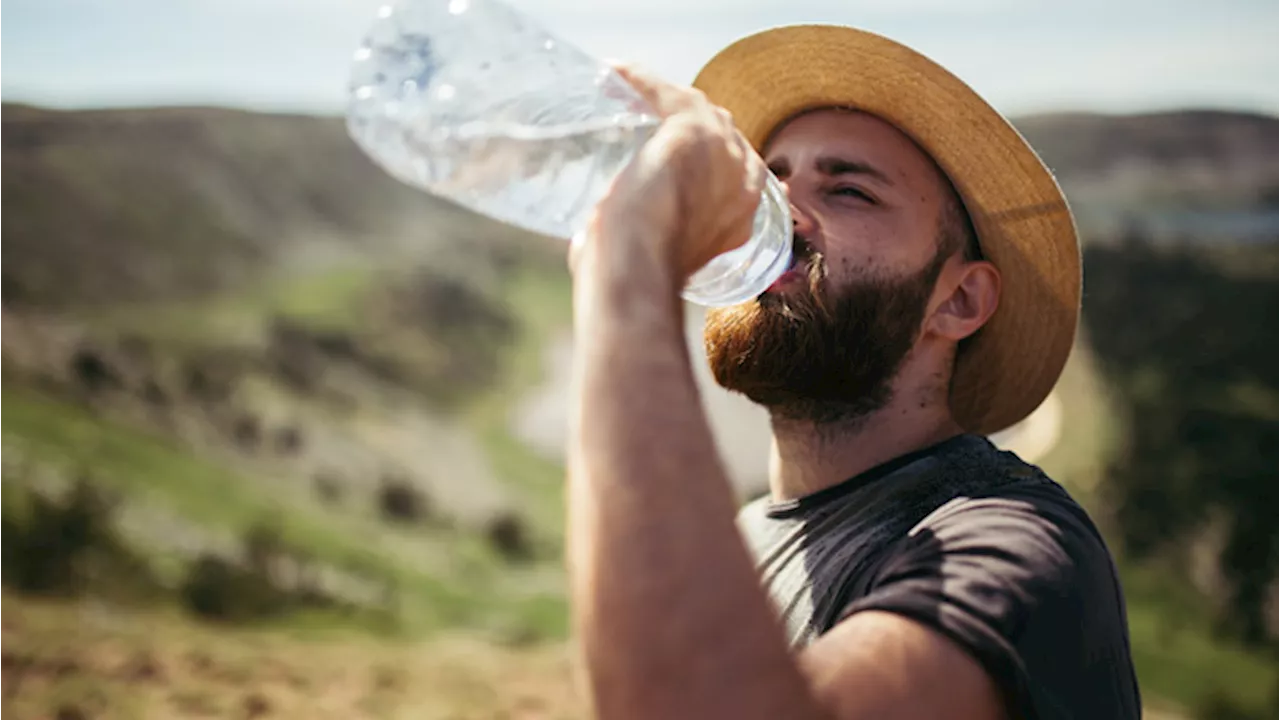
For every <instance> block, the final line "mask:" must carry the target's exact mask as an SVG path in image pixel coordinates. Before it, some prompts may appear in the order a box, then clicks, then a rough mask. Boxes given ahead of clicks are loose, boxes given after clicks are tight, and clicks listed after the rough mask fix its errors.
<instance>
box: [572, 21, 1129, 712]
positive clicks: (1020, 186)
mask: <svg viewBox="0 0 1280 720" xmlns="http://www.w3.org/2000/svg"><path fill="white" fill-rule="evenodd" d="M622 72H623V73H624V75H625V76H626V77H627V79H628V80H629V81H631V82H632V84H633V85H635V86H636V87H637V89H638V90H639V91H640V92H641V93H642V94H643V95H644V96H645V98H646V99H647V100H648V102H649V103H650V104H651V106H652V107H654V108H655V109H656V110H657V111H658V112H659V113H660V114H662V115H663V116H664V117H665V121H664V122H663V124H662V125H661V127H660V129H659V130H658V131H657V133H656V135H655V136H654V137H653V139H652V140H651V141H650V142H649V143H648V144H646V146H645V147H644V148H643V149H642V151H641V152H640V154H639V156H638V157H637V158H636V160H635V162H634V163H633V164H632V165H631V166H630V167H629V168H628V169H627V170H626V171H624V173H623V174H622V176H620V177H619V179H618V181H617V182H616V183H615V185H614V187H613V188H612V189H611V191H610V193H609V194H608V196H607V197H606V198H605V199H604V200H603V201H602V202H601V204H600V205H599V207H598V209H597V213H596V215H595V217H594V219H593V221H592V224H591V227H590V228H589V230H588V232H587V233H586V235H585V239H584V240H583V241H582V242H581V243H579V244H578V246H577V247H576V248H575V250H574V254H573V257H572V258H571V262H572V265H573V268H574V277H575V283H574V313H575V323H576V326H577V331H578V337H579V340H578V343H577V349H576V358H575V361H576V364H577V371H578V372H577V375H576V377H577V380H578V384H577V386H576V388H575V390H574V393H575V406H574V407H575V415H574V422H573V428H572V430H571V441H570V477H569V490H568V495H569V557H568V561H569V567H570V585H571V594H572V600H573V608H574V610H573V620H574V628H575V632H576V635H577V637H578V638H579V639H580V641H581V643H582V650H583V653H584V659H585V667H586V673H587V681H588V685H589V690H590V695H591V700H592V703H593V705H594V709H595V712H596V714H597V716H598V717H600V718H603V719H605V720H617V719H620V718H627V719H629V718H645V719H651V718H662V719H664V720H678V719H682V718H734V719H747V718H797V719H808V718H823V719H825V720H838V719H840V720H843V719H855V718H940V717H950V718H974V719H977V718H1005V717H1026V718H1137V717H1138V716H1139V715H1140V708H1139V699H1138V690H1137V686H1136V682H1135V680H1134V675H1133V671H1132V666H1131V661H1130V656H1129V648H1128V638H1127V631H1126V627H1125V615H1124V613H1125V611H1124V604H1123V599H1122V596H1121V592H1120V587H1119V583H1118V580H1117V578H1116V574H1115V569H1114V567H1113V565H1112V562H1111V559H1110V557H1109V555H1108V553H1107V550H1106V548H1105V546H1104V545H1103V542H1102V540H1101V539H1100V537H1099V536H1098V534H1097V531H1096V530H1095V528H1094V526H1093V525H1092V523H1091V522H1090V521H1089V519H1088V518H1087V517H1086V515H1085V514H1084V512H1083V511H1082V510H1081V509H1080V508H1079V507H1078V506H1077V505H1076V504H1075V503H1074V502H1073V501H1072V500H1071V499H1070V498H1069V497H1068V496H1067V494H1066V493H1065V492H1064V491H1063V490H1062V489H1061V488H1060V487H1059V486H1057V485H1056V484H1054V483H1053V482H1052V481H1051V480H1049V479H1048V478H1046V477H1044V476H1043V475H1042V474H1041V473H1040V471H1039V470H1038V469H1036V468H1034V467H1032V466H1029V465H1026V464H1024V463H1022V462H1021V461H1019V460H1018V459H1017V458H1015V457H1013V456H1011V455H1008V454H1004V453H1001V452H998V451H997V450H996V449H995V448H994V447H993V446H991V444H990V443H989V442H987V440H986V439H985V438H983V437H981V434H985V433H989V432H994V431H996V430H999V429H1002V428H1004V427H1007V426H1009V425H1011V424H1013V423H1015V422H1017V421H1018V420H1020V419H1021V418H1023V417H1025V416H1026V415H1027V414H1029V413H1030V412H1031V410H1032V409H1034V408H1035V407H1036V406H1037V405H1038V404H1039V403H1040V402H1041V401H1042V400H1043V399H1044V397H1045V396H1046V394H1047V393H1048V391H1049V389H1050V388H1051V387H1052V386H1053V384H1054V383H1055V382H1056V380H1057V377H1058V375H1059V373H1060V371H1061V368H1062V366H1063V363H1064V362H1065V360H1066V356H1067V353H1068V352H1069V349H1070V346H1071V342H1072V337H1073V335H1074V332H1075V326H1076V319H1077V316H1078V308H1079V298H1080V269H1079V268H1080V265H1079V250H1078V247H1077V242H1076V236H1075V228H1074V225H1073V223H1072V220H1071V217H1070V213H1069V212H1068V209H1067V206H1066V204H1065V201H1064V200H1063V197H1062V195H1061V192H1060V191H1059V189H1058V187H1057V185H1056V184H1055V182H1054V181H1053V179H1052V177H1051V176H1050V175H1049V173H1048V172H1047V171H1046V170H1045V169H1044V167H1043V165H1042V164H1041V163H1040V162H1039V160H1038V159H1037V158H1036V156H1035V154H1034V153H1033V152H1032V151H1031V150H1030V148H1028V147H1027V146H1026V144H1025V143H1024V142H1023V140H1022V139H1021V138H1020V137H1019V136H1018V135H1017V133H1016V132H1015V131H1014V130H1013V129H1012V128H1011V127H1010V126H1009V125H1008V124H1007V123H1006V122H1005V121H1004V120H1003V119H1002V118H1001V117H1000V116H999V115H998V114H997V113H996V112H995V111H994V110H992V109H991V108H990V107H988V106H987V105H986V104H985V103H984V102H982V100H980V99H979V98H978V97H977V96H976V95H975V94H974V93H973V92H972V91H971V90H970V89H969V88H967V87H966V86H965V85H964V84H963V83H961V82H960V81H959V80H957V79H956V78H954V77H952V76H951V75H950V74H948V73H947V72H946V71H945V70H943V69H942V68H940V67H938V66H937V65H935V64H933V63H932V62H931V61H929V60H927V59H925V58H923V57H922V56H920V55H918V54H916V53H914V52H912V51H910V50H908V49H907V48H904V47H902V46H900V45H898V44H896V43H893V42H891V41H889V40H886V39H884V38H880V37H878V36H874V35H871V34H868V33H864V32H860V31H857V30H852V29H848V28H838V27H825V26H804V27H789V28H781V29H775V30H771V31H768V32H765V33H762V34H759V35H756V36H752V37H749V38H746V39H744V40H741V41H739V42H738V43H735V44H734V45H732V46H730V47H729V48H728V49H726V50H724V51H723V52H721V53H720V54H719V55H718V56H716V58H714V59H713V60H712V61H711V62H710V64H709V65H708V66H707V67H706V68H705V69H704V70H703V71H702V73H701V74H700V75H699V77H698V80H697V81H696V83H695V86H696V87H698V88H700V89H701V90H702V91H703V92H697V91H693V90H689V89H683V88H677V87H673V86H671V85H668V84H665V83H662V82H659V81H657V80H654V79H651V78H648V77H645V76H643V75H640V74H638V73H636V72H635V71H628V70H625V69H624V70H622ZM703 93H705V95H704V94H703ZM721 107H723V108H727V109H728V110H729V111H731V112H732V113H733V114H732V116H730V114H729V113H728V112H726V111H725V110H723V109H721ZM757 151H759V153H760V155H757ZM760 156H763V158H764V160H765V162H767V163H768V167H769V168H770V169H771V170H772V171H773V172H774V173H775V174H776V175H777V177H778V178H779V179H780V180H781V181H782V183H783V184H784V185H785V187H786V189H787V192H788V195H789V199H790V202H791V205H792V210H793V214H794V222H795V232H794V246H795V251H796V253H795V254H796V262H795V265H794V267H793V268H792V270H791V271H789V272H788V273H787V274H786V275H784V276H783V277H782V278H781V279H780V280H779V281H778V282H777V283H775V284H774V285H773V286H772V287H771V288H770V289H769V290H768V291H767V292H766V293H764V294H763V295H761V296H760V297H759V298H757V299H755V300H753V301H751V302H748V303H745V304H743V305H741V306H738V307H733V308H727V309H721V310H716V311H713V312H711V313H710V314H709V315H708V319H707V325H706V330H705V332H706V349H707V353H708V357H709V360H710V362H711V365H712V368H713V370H714V372H715V375H716V377H717V379H718V381H719V382H720V383H721V384H723V385H724V386H726V387H728V388H730V389H732V390H736V391H739V392H742V393H744V394H746V395H747V396H748V397H750V398H751V399H753V400H755V401H756V402H758V403H760V404H762V405H764V406H765V407H767V408H768V410H769V412H770V415H771V418H772V427H773V435H774V443H773V452H772V461H771V467H770V494H769V496H768V497H766V498H763V499H761V500H759V501H757V502H755V503H752V504H750V505H748V506H747V507H746V508H745V509H743V510H742V511H741V513H740V514H739V516H738V518H737V521H736V522H735V501H734V497H733V493H732V491H731V489H730V487H729V485H728V483H727V481H726V478H725V472H724V470H723V468H722V466H721V464H720V462H719V459H718V458H717V455H716V449H715V446H714V443H713V440H712V436H711V433H710V431H709V429H708V426H707V421H706V419H705V417H704V415H703V413H702V410H701V407H700V404H699V397H698V393H697V389H696V386H695V383H694V379H693V378H694V376H693V372H692V370H691V366H690V361H689V359H688V352H687V348H686V346H685V344H684V340H683V338H684V334H683V330H682V327H681V323H682V317H683V314H682V312H681V302H680V298H679V290H680V288H681V286H682V284H683V282H684V280H685V279H686V278H687V277H688V276H689V274H690V273H691V272H692V271H693V270H695V269H696V268H698V267H700V266H701V265H702V264H704V263H705V262H706V261H707V260H708V259H710V258H712V257H714V256H715V255H716V254H718V253H720V252H723V251H724V250H726V249H729V248H731V247H733V246H735V245H737V244H739V243H741V242H743V241H744V240H745V238H746V237H747V236H748V235H749V230H750V224H751V220H752V216H753V213H754V211H755V207H756V204H757V202H758V198H759V194H760V191H761V188H762V186H763V178H764V173H765V168H764V164H763V163H761V162H760ZM744 540H745V543H744ZM762 583H763V588H762V587H761V585H762Z"/></svg>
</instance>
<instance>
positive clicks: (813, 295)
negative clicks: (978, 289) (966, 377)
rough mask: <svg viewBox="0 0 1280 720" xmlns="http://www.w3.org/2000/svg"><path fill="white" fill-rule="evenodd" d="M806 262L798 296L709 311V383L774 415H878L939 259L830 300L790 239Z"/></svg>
mask: <svg viewBox="0 0 1280 720" xmlns="http://www.w3.org/2000/svg"><path fill="white" fill-rule="evenodd" d="M796 244H797V248H796V255H797V256H798V258H800V259H807V260H808V261H809V273H808V275H809V278H808V279H809V283H808V289H807V291H794V290H793V291H789V292H785V293H769V292H766V293H764V294H762V295H760V296H759V297H757V298H756V299H755V300H754V301H751V302H747V303H743V304H741V305H736V306H733V307H729V308H717V309H713V310H710V311H708V313H707V318H706V326H705V329H704V333H703V339H704V344H705V346H706V352H707V359H708V362H709V363H710V365H711V371H712V374H713V375H714V376H715V378H716V382H717V383H719V384H720V385H721V386H722V387H724V388H726V389H728V390H733V391H736V392H740V393H742V394H743V395H745V396H747V397H748V398H750V399H751V400H752V401H753V402H755V403H757V404H759V405H763V406H765V407H766V408H768V409H769V411H770V413H771V414H772V415H773V416H774V417H775V418H783V419H788V420H804V421H810V422H814V423H818V424H831V423H851V422H857V421H858V420H860V419H862V418H865V417H866V416H868V415H870V414H871V413H873V412H875V411H876V410H879V409H881V408H883V407H884V406H885V405H886V404H887V403H888V402H889V401H890V400H891V399H892V397H893V379H894V377H895V376H896V375H897V373H898V370H899V369H900V368H901V367H902V364H903V362H904V361H905V360H906V358H907V356H908V354H909V353H910V352H911V348H912V347H913V346H914V345H915V341H916V339H917V337H918V336H919V333H920V327H921V323H922V322H923V320H924V313H925V309H926V306H927V303H928V301H929V296H930V295H931V293H932V292H933V287H934V284H935V282H936V281H937V279H938V274H939V273H940V272H941V271H942V265H943V262H944V261H945V260H946V258H945V257H944V256H943V253H942V252H939V253H938V256H937V257H935V258H934V260H933V261H932V262H930V263H929V264H928V265H927V266H926V267H924V268H923V269H922V270H920V271H918V272H915V273H913V274H910V275H906V276H878V277H871V278H864V279H859V280H858V281H856V282H855V283H854V284H852V285H851V286H849V287H847V288H844V289H842V290H840V291H839V293H838V294H836V293H835V292H833V291H829V290H828V286H827V283H826V277H827V272H826V263H825V260H824V259H823V257H822V255H821V254H819V253H815V252H812V251H811V250H810V249H809V246H808V244H807V243H805V242H804V241H803V240H802V239H797V243H796Z"/></svg>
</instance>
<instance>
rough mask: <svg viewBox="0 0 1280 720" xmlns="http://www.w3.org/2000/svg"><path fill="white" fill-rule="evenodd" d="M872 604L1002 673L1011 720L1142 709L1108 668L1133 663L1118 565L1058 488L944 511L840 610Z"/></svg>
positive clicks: (968, 501)
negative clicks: (933, 633) (1014, 719)
mask: <svg viewBox="0 0 1280 720" xmlns="http://www.w3.org/2000/svg"><path fill="white" fill-rule="evenodd" d="M1108 595H1110V597H1108ZM864 610H881V611H887V612H892V613H896V614H900V615H903V616H905V617H909V618H911V619H913V620H915V621H917V622H920V623H922V624H924V625H926V626H927V627H930V628H932V629H934V630H935V631H937V632H940V633H942V634H943V635H944V636H946V637H948V638H950V639H951V640H952V641H954V642H956V643H957V644H958V645H959V646H960V647H962V648H963V649H965V650H966V651H968V652H969V653H970V654H971V655H972V656H973V657H975V658H976V659H977V660H978V661H979V662H980V663H981V664H982V665H983V667H984V668H985V669H986V670H987V672H988V673H989V674H990V675H991V677H992V678H993V679H994V680H995V682H996V683H997V685H998V686H999V688H1000V689H1001V691H1002V693H1003V695H1004V697H1005V700H1006V705H1007V707H1008V708H1009V710H1010V712H1011V714H1012V715H1013V716H1014V717H1020V718H1057V717H1131V716H1132V717H1136V716H1137V712H1138V711H1137V709H1136V702H1137V700H1136V691H1135V692H1134V698H1133V701H1132V702H1133V703H1134V704H1135V707H1134V708H1129V709H1126V708H1123V707H1120V708H1117V707H1116V705H1117V704H1120V705H1124V704H1128V701H1126V700H1123V698H1122V697H1121V696H1124V695H1126V694H1127V693H1128V690H1127V689H1126V688H1122V687H1119V685H1120V684H1119V683H1117V682H1116V681H1115V680H1114V678H1115V676H1116V675H1117V673H1116V667H1117V666H1114V665H1110V666H1109V663H1120V662H1123V663H1125V664H1126V665H1127V664H1128V640H1127V633H1126V630H1125V625H1124V609H1123V599H1122V598H1121V597H1120V595H1119V586H1118V581H1117V580H1116V578H1115V571H1114V565H1113V564H1112V562H1111V560H1110V555H1109V554H1108V553H1107V550H1106V548H1105V545H1103V542H1102V539H1101V537H1100V536H1099V535H1098V534H1097V531H1096V530H1095V529H1094V527H1093V525H1092V523H1091V522H1090V521H1089V520H1088V518H1087V516H1085V515H1084V512H1083V510H1081V509H1080V508H1079V507H1078V506H1076V505H1075V503H1074V502H1072V501H1071V500H1070V499H1069V498H1068V497H1067V496H1066V494H1065V492H1062V491H1061V489H1060V488H1056V486H1054V487H1053V489H1047V488H1039V489H1032V490H1030V491H1028V492H1025V493H1020V494H1011V495H1004V496H1001V497H982V498H967V497H962V498H957V499H956V500H953V501H952V502H949V503H947V504H946V505H943V506H942V507H940V508H938V509H937V510H936V511H934V512H933V513H931V514H930V515H929V516H928V517H926V518H925V519H924V520H922V521H921V522H920V523H919V524H918V525H917V526H916V527H915V528H913V529H912V530H911V532H910V533H909V535H908V536H907V537H906V538H904V539H903V540H902V541H900V542H899V543H898V545H897V546H896V547H894V548H893V549H892V550H891V551H890V552H888V553H886V555H885V556H884V559H883V560H882V561H881V563H880V566H879V567H878V568H877V570H876V572H875V574H874V576H873V578H872V582H871V583H870V585H869V586H868V588H867V590H866V592H864V593H862V594H861V596H860V597H856V598H855V599H853V600H852V601H851V602H849V603H848V604H846V606H845V608H844V610H843V611H842V612H841V613H840V616H839V617H840V618H841V619H844V618H847V617H849V616H850V615H852V614H854V613H857V612H861V611H864ZM1117 638H1118V640H1117ZM1118 644H1122V645H1123V647H1118ZM1099 683H1104V684H1110V685H1112V686H1114V687H1099ZM1135 688H1136V685H1135ZM1100 690H1101V691H1102V692H1099V691H1100ZM1082 694H1083V695H1082ZM1085 696H1092V697H1094V698H1095V700H1088V699H1082V698H1083V697H1085ZM1118 698H1121V699H1118ZM1094 702H1096V703H1097V704H1098V705H1097V707H1094V708H1092V709H1091V708H1089V707H1085V706H1084V705H1083V704H1082V703H1094ZM1097 709H1101V710H1102V712H1101V713H1100V714H1094V712H1092V710H1097Z"/></svg>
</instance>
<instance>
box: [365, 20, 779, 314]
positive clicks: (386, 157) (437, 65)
mask: <svg viewBox="0 0 1280 720" xmlns="http://www.w3.org/2000/svg"><path fill="white" fill-rule="evenodd" d="M350 93H351V94H350V105H349V107H348V115H347V126H348V129H349V131H350V133H351V135H352V137H353V138H354V139H355V140H356V142H357V143H358V144H359V145H360V147H361V148H363V149H364V151H365V152H367V153H368V154H369V155H370V156H371V157H373V159H374V160H375V161H376V162H377V163H378V164H379V165H381V166H382V167H383V168H384V169H386V170H387V171H388V172H389V173H391V174H392V175H393V176H395V177H396V178H399V179H400V180H402V181H404V182H406V183H409V184H410V185H413V186H416V187H419V188H421V189H424V190H427V191H428V192H431V193H434V194H436V195H440V196H443V197H445V198H448V199H450V200H452V201H454V202H456V203H458V204H460V205H463V206H464V207H467V208H470V209H472V210H475V211H477V212H480V213H483V214H485V215H488V216H490V217H493V218H496V219H498V220H502V221H504V222H508V223H511V224H513V225H517V226H520V227H523V228H526V229H529V230H533V231H535V232H539V233H543V234H546V235H552V236H557V237H563V238H570V237H572V236H574V235H575V234H576V233H578V232H580V231H581V230H582V229H583V228H584V227H585V225H586V222H587V219H588V217H589V215H590V213H591V210H592V208H593V207H594V206H595V205H596V203H597V202H598V201H599V200H600V198H601V197H603V195H604V193H605V192H606V191H607V190H608V188H609V185H610V183H611V182H612V181H613V179H614V178H615V177H616V176H617V175H618V174H619V173H620V172H622V170H623V168H625V167H626V166H627V164H628V163H630V162H631V159H632V158H633V157H635V155H636V152H637V151H638V150H639V148H640V147H641V146H642V145H643V144H644V143H645V142H646V141H647V140H648V139H649V138H650V137H651V136H652V135H653V133H654V132H655V131H656V129H657V127H658V124H659V122H660V120H659V118H658V117H657V116H656V115H655V114H654V113H653V111H652V109H651V108H649V107H648V106H647V105H646V103H645V102H644V100H643V99H642V98H641V97H640V96H639V95H638V94H637V93H636V92H635V90H634V89H633V88H632V87H631V86H630V85H628V84H627V83H626V81H624V80H623V79H622V78H621V77H620V76H619V75H618V74H617V73H615V72H614V71H613V70H612V68H610V67H609V66H608V65H606V64H604V63H602V62H600V61H599V60H597V59H595V58H593V57H591V56H589V55H587V54H586V53H584V52H582V51H581V50H579V49H577V48H575V47H573V46H572V45H570V44H568V43H566V42H564V41H562V40H560V39H559V38H556V37H554V36H552V35H551V34H550V33H548V32H547V31H546V30H544V29H542V28H541V27H539V26H538V25H537V24H536V23H534V22H533V21H532V20H530V19H529V18H527V17H525V16H523V15H521V14H520V13H518V12H517V11H515V10H514V9H512V8H511V7H510V6H508V5H506V4H504V3H502V2H499V1H498V0H393V1H392V2H389V3H387V4H386V5H383V6H382V7H381V8H380V9H379V10H378V17H377V19H376V21H375V22H374V24H373V26H372V27H371V28H370V30H369V32H368V34H367V36H366V37H365V40H364V43H363V44H362V46H361V47H360V48H359V49H358V50H357V51H356V54H355V61H354V63H353V67H352V74H351V85H350ZM768 180H769V184H768V186H767V187H766V189H765V191H764V193H763V196H762V198H761V202H760V207H759V209H758V210H757V212H756V217H755V226H754V229H753V232H752V237H751V239H750V240H749V241H748V242H747V243H746V244H745V245H743V246H742V247H740V248H737V249H736V250H733V251H730V252H727V253H725V254H723V255H720V256H719V257H716V258H714V259H713V260H712V261H711V262H710V263H708V264H707V265H706V266H705V267H703V268H702V269H700V270H699V271H698V272H697V273H695V274H694V275H693V276H692V277H691V278H690V280H689V282H688V284H687V285H686V287H685V289H684V297H685V298H686V299H688V300H690V301H692V302H696V303H699V304H702V305H710V306H717V305H730V304H734V303H738V302H743V301H745V300H749V299H750V298H753V297H755V296H756V295H758V294H760V293H761V292H764V290H765V289H767V288H768V287H769V285H770V284H772V283H773V281H774V280H776V279H777V278H778V277H779V276H780V275H781V274H782V273H783V272H784V271H785V270H786V268H787V266H788V264H789V263H790V261H791V213H790V207H789V205H788V203H787V199H786V195H785V193H784V191H783V189H782V187H781V185H780V184H779V183H778V182H777V180H776V179H774V178H773V176H772V175H770V176H769V178H768Z"/></svg>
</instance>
